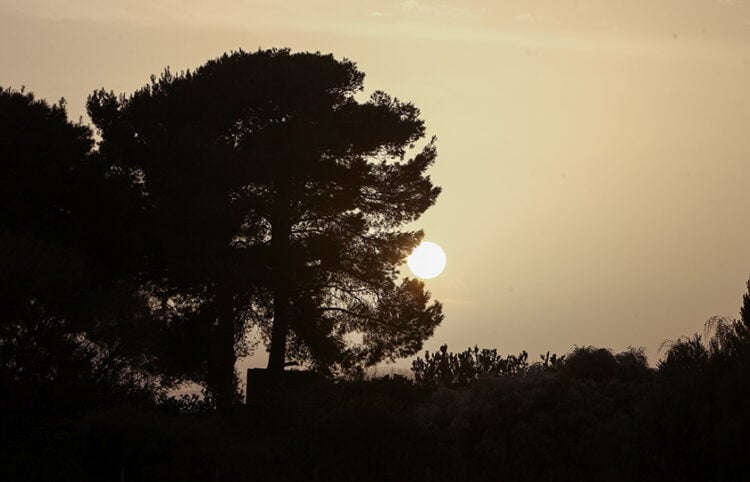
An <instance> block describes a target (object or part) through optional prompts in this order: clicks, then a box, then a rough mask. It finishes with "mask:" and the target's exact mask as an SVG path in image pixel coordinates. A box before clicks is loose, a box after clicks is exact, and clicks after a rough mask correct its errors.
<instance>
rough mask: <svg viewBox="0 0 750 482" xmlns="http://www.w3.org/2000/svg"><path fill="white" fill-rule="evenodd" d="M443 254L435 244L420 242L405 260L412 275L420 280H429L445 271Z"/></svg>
mask: <svg viewBox="0 0 750 482" xmlns="http://www.w3.org/2000/svg"><path fill="white" fill-rule="evenodd" d="M445 261H446V258H445V252H443V250H442V248H440V246H438V245H437V244H435V243H431V242H429V241H422V244H420V245H419V246H417V247H416V248H415V249H414V251H412V252H411V254H410V255H409V257H408V258H407V259H406V263H407V264H408V265H409V269H410V270H411V272H412V273H414V274H415V275H416V276H418V277H419V278H422V279H431V278H434V277H436V276H437V275H439V274H440V273H442V272H443V270H444V269H445Z"/></svg>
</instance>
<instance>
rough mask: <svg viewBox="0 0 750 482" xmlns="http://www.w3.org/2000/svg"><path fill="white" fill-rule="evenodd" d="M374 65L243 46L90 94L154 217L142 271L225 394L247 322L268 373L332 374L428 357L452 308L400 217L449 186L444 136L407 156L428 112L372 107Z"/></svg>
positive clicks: (108, 138) (197, 375)
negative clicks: (131, 85) (421, 269)
mask: <svg viewBox="0 0 750 482" xmlns="http://www.w3.org/2000/svg"><path fill="white" fill-rule="evenodd" d="M363 78H364V75H363V74H362V73H361V72H360V71H358V70H357V68H356V66H355V65H354V63H352V62H350V61H346V60H344V61H337V60H335V59H334V58H333V57H332V56H330V55H328V56H326V55H320V54H306V53H305V54H303V53H301V54H291V53H289V51H287V50H270V51H258V52H255V53H245V52H236V53H232V54H228V55H224V56H222V57H220V58H218V59H216V60H212V61H210V62H208V63H207V64H205V65H204V66H202V67H200V68H199V69H197V70H196V71H195V72H184V73H181V74H172V73H171V72H170V71H169V70H167V71H165V72H164V73H163V74H162V75H161V76H160V77H159V78H156V77H152V82H151V84H149V85H147V86H145V87H143V88H142V89H140V90H138V91H137V92H135V93H134V94H133V95H131V96H117V95H115V94H114V93H108V92H106V91H104V90H100V91H97V92H95V93H94V94H93V95H92V96H91V97H90V98H89V102H88V111H89V114H90V115H91V118H92V119H93V121H94V124H95V125H96V127H97V128H98V129H99V132H100V133H101V136H102V142H101V144H100V146H99V154H100V155H101V156H102V157H103V158H105V159H107V161H108V162H109V163H111V164H113V165H116V166H118V167H119V168H120V169H122V170H123V172H126V173H128V174H129V175H130V177H131V178H132V179H133V180H134V182H133V188H134V190H135V191H137V193H138V195H139V198H140V201H141V207H142V209H143V211H144V213H145V214H144V217H145V222H146V223H147V226H146V228H145V230H144V231H145V232H146V238H145V243H146V250H147V251H146V253H145V254H146V255H147V256H148V260H149V262H148V264H147V265H145V266H144V269H143V270H142V271H141V277H142V281H143V282H144V288H146V289H148V293H149V296H150V297H151V298H152V299H153V300H154V302H156V303H159V305H160V306H161V307H162V309H163V311H164V316H166V317H167V318H168V320H169V326H170V327H171V330H172V331H173V333H172V336H171V337H170V338H171V339H172V340H173V346H172V350H171V352H170V353H171V355H172V356H173V357H174V358H175V363H176V364H177V365H179V366H180V367H182V368H183V373H182V376H183V377H187V378H190V379H192V380H194V381H197V382H201V383H205V385H206V388H207V390H208V391H209V392H210V393H211V395H212V396H213V397H214V398H215V399H216V400H217V403H219V404H220V405H222V406H226V405H231V404H232V402H233V401H234V400H236V396H237V389H236V385H237V377H236V374H235V370H234V365H235V362H236V359H237V357H238V356H241V355H244V354H246V353H247V343H246V340H245V336H246V334H247V333H248V332H249V330H250V329H251V328H257V329H258V330H259V332H260V335H261V336H262V337H263V339H264V340H265V341H266V344H267V345H268V347H269V363H268V370H269V373H271V374H273V375H277V374H280V372H281V371H282V370H283V369H284V367H285V366H286V364H287V362H288V361H289V359H291V360H293V361H295V362H297V363H299V364H304V365H307V366H308V367H309V368H310V369H314V370H317V371H320V372H323V373H336V372H351V371H356V370H362V369H363V368H364V367H365V366H369V365H373V364H375V363H377V362H379V361H382V360H386V359H393V358H395V357H403V356H408V355H412V354H415V353H416V352H417V351H418V350H419V349H421V346H422V345H421V344H422V341H423V340H425V339H426V338H428V337H429V336H430V335H431V334H432V332H433V330H434V328H435V327H436V326H437V325H438V324H439V323H440V321H441V320H442V310H441V306H440V304H439V303H435V302H434V303H430V302H429V300H430V297H429V293H426V292H425V291H424V286H423V284H422V283H421V282H419V281H415V280H411V279H406V280H403V281H399V280H398V279H397V272H396V268H397V267H398V266H399V264H401V263H402V262H403V260H404V259H405V257H406V256H407V255H408V254H409V252H410V251H411V250H412V249H413V248H414V247H415V246H416V245H417V244H418V243H419V241H420V239H421V238H422V233H421V232H407V231H403V230H401V229H400V227H401V226H402V225H403V224H405V223H407V222H410V221H413V220H415V219H417V218H418V217H419V216H420V215H421V214H422V213H423V212H424V211H425V210H426V209H427V208H429V207H430V206H431V205H432V204H433V203H434V202H435V199H436V198H437V196H438V194H439V192H440V190H439V188H436V187H434V186H433V185H432V183H431V182H430V179H429V177H428V176H426V174H425V170H426V169H427V168H428V167H429V166H430V165H431V164H432V163H433V161H434V160H435V157H436V150H435V146H434V141H431V142H429V143H427V144H426V146H425V147H424V148H422V149H421V150H417V151H416V154H415V155H414V156H413V157H412V158H410V159H407V157H406V156H407V155H408V154H410V153H411V150H412V148H413V145H414V143H415V142H417V141H419V140H420V139H421V138H422V137H423V136H424V132H425V129H424V123H423V121H422V120H421V119H419V110H418V109H417V108H416V107H414V106H413V105H412V104H409V103H404V102H400V101H399V100H398V99H394V98H392V97H390V96H388V95H387V94H385V93H383V92H376V93H374V94H373V95H372V96H371V97H370V99H369V101H367V102H364V103H360V102H358V101H357V100H356V99H355V94H357V93H358V92H359V91H361V90H362V81H363ZM350 334H357V335H358V336H359V338H358V341H357V342H355V338H354V337H351V336H349V335H350ZM197 340H200V341H201V342H200V343H198V344H196V341H197Z"/></svg>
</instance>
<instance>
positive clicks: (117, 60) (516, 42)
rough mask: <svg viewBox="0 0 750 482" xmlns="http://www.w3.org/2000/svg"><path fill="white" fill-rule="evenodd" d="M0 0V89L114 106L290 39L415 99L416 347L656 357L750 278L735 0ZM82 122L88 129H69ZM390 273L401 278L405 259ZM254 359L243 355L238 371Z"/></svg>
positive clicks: (742, 38)
mask: <svg viewBox="0 0 750 482" xmlns="http://www.w3.org/2000/svg"><path fill="white" fill-rule="evenodd" d="M496 3H497V2H490V1H486V2H483V1H473V0H470V1H462V2H449V3H429V2H428V3H422V2H417V1H404V2H398V1H395V2H382V1H381V2H376V1H362V2H356V3H354V2H352V3H351V4H347V5H345V6H344V5H341V2H334V1H322V2H301V1H300V2H270V1H268V2H266V1H262V2H261V1H242V2H230V1H228V0H220V1H214V2H210V3H209V2H198V1H184V0H182V1H176V0H169V1H145V0H136V1H128V2H105V1H93V0H90V1H89V0H76V1H62V0H55V1H52V0H24V1H23V2H21V1H11V0H0V43H1V44H2V46H3V47H2V49H0V85H3V86H6V87H7V86H12V87H16V88H20V87H21V86H22V85H25V86H26V88H27V89H28V90H30V91H32V92H34V93H35V94H36V95H37V96H38V97H42V98H46V99H48V100H50V101H56V100H57V99H59V98H60V97H63V96H64V97H65V98H66V99H67V100H68V111H69V114H70V115H71V117H72V118H74V119H75V118H78V117H79V116H85V109H84V103H85V99H86V96H87V95H88V94H89V93H91V92H92V91H93V90H94V89H96V88H99V87H105V88H107V89H112V90H114V91H116V92H125V93H131V92H132V91H133V90H135V89H136V88H138V87H140V86H141V85H143V84H145V83H146V82H147V81H148V78H149V75H150V74H152V73H159V72H161V71H162V70H163V68H164V67H165V66H167V65H169V66H171V67H172V69H173V70H181V69H186V68H194V67H197V66H199V65H201V64H203V63H205V61H206V60H208V59H210V58H214V57H216V56H218V55H220V54H221V53H223V52H225V51H229V50H233V49H234V50H236V49H238V48H243V49H245V50H251V51H252V50H255V49H257V48H259V47H260V48H270V47H291V48H292V49H293V50H295V51H321V52H324V53H328V52H331V53H333V54H334V55H335V56H336V57H337V58H344V57H346V58H350V59H352V60H354V61H356V62H357V64H358V66H359V68H360V69H361V70H362V71H364V72H365V73H366V75H367V77H366V79H365V86H366V89H367V91H368V93H369V92H371V91H373V90H376V89H379V90H385V91H386V92H388V93H390V94H392V95H395V96H398V97H399V98H400V99H404V100H409V101H412V102H414V103H415V104H416V105H417V106H418V107H419V108H420V109H421V111H422V114H423V118H424V119H425V120H426V122H427V127H428V132H429V134H434V135H437V136H438V143H437V145H438V150H439V157H438V161H437V163H436V166H435V167H434V168H433V169H432V177H433V180H434V181H435V183H436V184H437V185H439V186H442V187H443V194H442V195H441V197H440V199H439V200H438V203H437V204H436V206H434V207H433V208H432V209H431V210H429V211H428V212H427V214H426V215H425V216H424V217H423V218H422V219H421V220H420V221H419V222H417V223H416V224H415V227H416V228H421V229H424V230H425V233H426V239H427V240H430V241H435V242H437V243H439V244H440V245H441V246H442V247H443V249H444V250H445V251H446V253H447V255H448V260H449V262H448V267H447V268H446V271H445V272H444V273H443V274H442V275H441V276H439V277H438V278H435V279H433V280H429V281H427V285H428V287H429V289H430V290H431V291H432V293H433V295H434V297H435V298H437V299H438V300H441V301H442V302H443V303H444V305H445V314H446V319H445V321H444V322H443V324H442V326H441V327H440V328H439V329H438V331H437V332H436V334H435V336H434V337H433V338H432V339H431V340H430V341H429V342H428V343H427V344H426V348H427V349H430V350H434V349H435V348H437V347H438V346H439V345H440V344H443V343H447V344H448V345H449V347H450V348H451V349H452V350H463V349H464V348H466V347H467V346H469V345H471V346H473V345H474V344H479V345H480V347H497V348H498V349H499V350H500V351H502V352H518V351H520V350H524V349H525V350H528V351H529V353H530V354H531V359H532V360H534V359H536V357H537V354H538V353H542V352H546V351H547V350H551V351H556V352H558V353H564V352H567V351H569V350H570V349H571V348H572V347H573V345H576V344H577V345H587V344H593V345H597V346H604V347H611V348H613V349H615V350H618V351H619V350H621V349H624V348H625V347H627V346H629V345H633V346H645V347H646V348H647V349H648V355H649V357H650V359H651V362H652V363H653V362H655V361H656V359H657V358H658V353H657V350H658V347H659V345H660V344H661V343H662V341H664V340H665V339H674V338H677V337H679V336H680V335H685V334H690V333H692V332H695V331H699V330H701V329H702V326H703V322H704V321H705V320H706V319H707V318H708V317H710V316H712V315H725V316H734V317H736V316H737V312H738V310H739V306H740V303H741V296H742V293H743V292H745V282H746V280H747V278H748V276H750V250H749V249H748V247H750V217H749V216H750V210H749V209H748V207H750V204H749V203H748V191H747V189H748V187H747V186H748V181H750V135H748V126H750V88H748V86H750V8H749V7H748V4H747V3H746V2H744V1H740V0H724V1H713V0H700V1H699V0H667V1H653V0H650V1H640V0H639V1H628V2H621V1H608V2H606V1H598V0H597V1H594V0H591V1H589V0H585V1H577V2H556V1H516V2H503V5H497V4H496ZM84 121H85V122H88V121H87V119H85V118H84ZM404 272H405V273H407V272H408V269H407V268H406V267H404ZM259 364H260V363H259Z"/></svg>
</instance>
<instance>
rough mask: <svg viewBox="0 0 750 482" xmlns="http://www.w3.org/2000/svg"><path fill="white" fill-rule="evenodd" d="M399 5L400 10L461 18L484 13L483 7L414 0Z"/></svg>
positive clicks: (476, 16) (475, 16) (478, 15)
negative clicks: (456, 5)
mask: <svg viewBox="0 0 750 482" xmlns="http://www.w3.org/2000/svg"><path fill="white" fill-rule="evenodd" d="M400 6H401V10H404V11H406V12H412V13H418V14H428V15H437V16H443V17H450V18H462V19H469V18H478V17H481V16H482V15H483V14H485V13H486V9H483V8H474V9H472V8H465V7H455V6H452V5H446V4H426V3H420V2H418V1H416V0H406V1H404V2H401V4H400Z"/></svg>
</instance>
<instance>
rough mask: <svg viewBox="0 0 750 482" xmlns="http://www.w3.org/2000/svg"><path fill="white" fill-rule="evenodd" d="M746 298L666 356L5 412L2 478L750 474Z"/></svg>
mask: <svg viewBox="0 0 750 482" xmlns="http://www.w3.org/2000/svg"><path fill="white" fill-rule="evenodd" d="M749 289H750V287H749ZM749 307H750V292H749V294H748V295H746V296H745V305H744V308H743V318H741V319H738V320H726V319H715V320H711V321H710V322H709V323H708V324H707V327H706V328H707V330H706V332H705V333H704V334H702V335H699V334H696V335H694V336H692V337H684V338H680V339H678V340H676V341H674V342H672V343H670V344H669V345H668V347H667V348H666V351H665V353H664V356H663V358H662V359H661V360H660V361H659V363H658V364H657V366H656V367H650V366H649V364H648V363H647V360H646V357H645V355H644V353H643V350H638V349H629V350H626V351H624V352H621V353H613V352H612V351H610V350H608V349H604V348H595V347H590V346H585V347H577V348H575V349H574V350H573V351H572V352H570V353H567V354H565V355H564V356H559V357H553V356H552V355H549V354H545V355H544V356H540V359H539V360H538V361H535V362H530V361H529V360H528V357H527V356H526V355H525V353H521V354H520V355H510V356H500V355H498V354H497V352H496V351H495V350H479V349H469V350H467V351H464V352H461V353H452V352H450V351H448V349H447V347H443V348H441V350H439V351H438V352H437V353H435V354H434V355H432V354H426V355H425V357H424V358H420V359H417V360H416V361H415V363H414V369H413V371H414V375H415V377H414V379H413V380H410V379H407V378H404V377H399V376H395V377H391V376H386V377H382V378H378V379H372V380H359V381H356V380H344V379H339V380H326V379H323V378H320V379H314V380H311V381H308V382H307V383H305V384H300V385H297V386H289V385H286V386H285V385H283V384H282V385H280V386H277V388H276V389H275V390H274V391H273V392H272V393H271V394H270V395H269V396H267V397H263V398H260V399H257V400H255V401H252V402H250V403H249V404H248V405H247V406H246V407H244V409H242V410H238V411H236V412H234V413H232V414H223V415H222V414H221V413H217V412H215V411H214V410H213V409H212V408H211V407H210V406H207V405H206V404H205V403H203V402H201V401H200V400H198V399H196V398H190V397H184V398H182V399H179V400H175V399H171V400H163V401H162V402H161V403H157V404H149V405H140V406H134V405H132V404H128V405H120V406H113V407H109V408H103V409H99V410H88V411H81V412H80V413H78V414H76V415H75V416H69V417H62V418H60V417H55V418H43V419H38V420H24V421H19V420H9V418H8V413H7V412H5V413H4V414H3V424H4V430H3V433H2V443H3V447H4V448H3V450H2V459H1V460H0V461H1V462H2V464H3V466H4V467H5V468H6V470H7V472H6V474H7V475H6V477H5V478H4V479H5V480H154V481H156V480H186V481H187V480H196V481H197V480H227V481H254V480H341V481H344V480H367V481H382V480H404V481H407V480H408V481H414V480H418V481H438V480H440V481H450V480H464V479H467V478H470V479H471V480H480V481H484V480H486V481H494V480H514V481H538V480H558V481H580V480H612V481H632V480H659V481H661V480H664V481H685V480H695V481H705V480H712V481H734V480H744V479H746V478H747V477H746V476H747V460H749V459H748V456H750V445H748V437H749V436H748V433H750V432H749V430H750V382H748V380H750V336H749V333H750V330H748V326H749V324H748V318H747V316H746V313H748V312H749V311H748V308H749ZM553 360H555V361H554V362H553ZM21 427H23V429H21Z"/></svg>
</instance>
